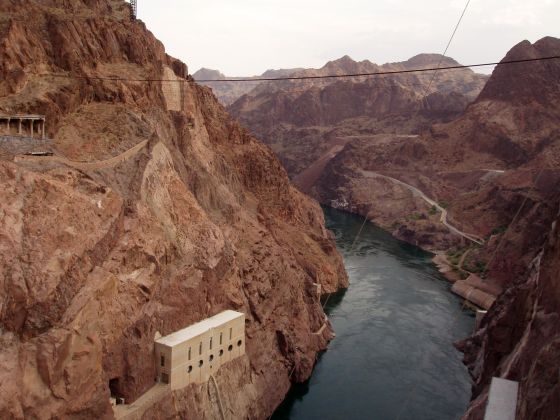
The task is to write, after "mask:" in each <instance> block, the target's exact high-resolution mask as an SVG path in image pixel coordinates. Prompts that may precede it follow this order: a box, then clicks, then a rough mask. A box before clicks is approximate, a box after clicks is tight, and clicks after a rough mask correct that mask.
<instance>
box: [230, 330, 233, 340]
mask: <svg viewBox="0 0 560 420" xmlns="http://www.w3.org/2000/svg"><path fill="white" fill-rule="evenodd" d="M232 332H233V328H230V329H229V339H230V340H231V334H232Z"/></svg>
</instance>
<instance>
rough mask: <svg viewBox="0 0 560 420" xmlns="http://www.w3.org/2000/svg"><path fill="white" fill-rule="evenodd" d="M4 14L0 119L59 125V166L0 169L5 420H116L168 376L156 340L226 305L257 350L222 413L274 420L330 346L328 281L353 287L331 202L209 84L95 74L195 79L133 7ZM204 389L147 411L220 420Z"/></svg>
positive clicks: (64, 6) (55, 134) (30, 7)
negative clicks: (29, 117)
mask: <svg viewBox="0 0 560 420" xmlns="http://www.w3.org/2000/svg"><path fill="white" fill-rule="evenodd" d="M0 12H1V13H2V14H3V15H5V16H7V17H8V18H7V20H5V21H3V22H2V24H1V27H0V34H1V37H0V45H1V47H0V56H1V57H2V60H1V62H0V73H1V75H2V77H1V80H2V82H1V84H0V109H1V110H2V112H6V113H10V112H14V113H16V112H19V113H25V112H29V113H31V112H33V113H40V114H46V115H47V121H48V133H49V136H50V137H52V138H53V143H54V144H53V147H54V149H55V151H56V153H57V155H58V157H57V159H55V158H43V159H33V158H23V157H16V158H15V159H14V156H8V158H6V159H3V160H1V161H0V197H1V199H0V214H2V217H1V218H0V249H1V253H0V342H1V343H2V345H1V346H0V366H1V367H2V369H1V372H0V394H1V395H2V399H1V401H0V417H2V418H24V417H25V418H51V417H64V418H73V417H76V418H78V417H79V418H84V417H87V418H92V417H101V418H103V417H110V416H112V410H111V408H110V404H109V396H110V389H109V383H110V382H111V385H112V391H113V392H114V393H118V394H119V395H120V396H122V397H124V398H126V399H127V400H128V401H133V400H135V399H136V398H138V397H139V396H140V395H141V394H142V393H143V392H145V391H146V390H147V389H149V388H150V387H151V386H152V385H153V384H154V377H155V366H154V360H153V341H154V337H155V335H156V334H157V333H160V334H162V335H166V334H169V333H171V332H173V331H176V330H178V329H180V328H184V327H186V326H188V325H190V324H192V323H194V322H196V321H199V320H201V319H204V318H206V317H208V316H211V315H214V314H216V313H218V312H220V311H222V310H224V309H227V308H231V309H235V310H239V311H243V312H245V313H246V314H247V319H248V321H247V325H246V330H247V356H246V357H243V358H240V359H239V360H236V361H235V362H233V363H231V364H230V365H228V366H227V367H224V368H222V369H221V370H220V372H219V374H218V376H217V380H218V383H219V384H220V388H221V389H220V390H221V393H222V398H223V400H224V405H225V406H226V407H227V409H228V410H232V411H233V412H235V414H236V416H239V417H242V418H264V417H266V416H268V415H269V414H270V413H271V412H272V410H273V409H274V408H275V407H276V406H277V405H278V404H279V403H280V402H281V400H282V399H283V397H284V395H285V394H286V392H287V390H288V388H289V386H290V383H291V381H292V380H295V381H303V380H305V379H306V378H308V377H309V375H310V374H311V370H312V368H313V365H314V362H315V359H316V355H317V352H318V351H320V350H323V349H325V347H326V345H327V343H328V341H329V340H330V338H331V333H332V330H331V329H330V327H329V328H327V329H326V330H325V332H324V333H323V334H321V335H316V334H314V333H315V332H316V331H318V330H319V329H320V328H321V326H322V325H323V323H324V322H325V318H324V313H323V311H322V308H321V305H320V303H319V301H318V296H317V286H316V284H320V285H321V286H322V288H323V290H324V291H327V292H333V291H335V290H337V289H338V288H339V287H344V286H346V285H347V277H346V274H345V272H344V267H343V265H342V260H341V258H340V256H339V254H338V253H337V251H336V248H335V246H334V243H333V241H332V239H331V237H330V235H329V233H328V232H327V231H326V230H325V228H324V221H323V216H322V212H321V209H320V208H319V206H318V205H317V204H316V203H314V202H312V201H311V200H309V199H308V198H306V197H304V196H303V195H302V194H301V193H299V192H298V191H297V190H295V189H294V188H293V187H292V186H291V185H290V183H289V180H288V177H287V175H286V173H285V171H284V170H283V169H282V167H281V166H280V164H279V163H278V162H277V160H276V158H275V157H274V156H273V155H272V154H271V152H270V151H269V150H268V149H267V148H265V147H264V146H262V145H261V144H260V143H259V142H257V141H256V140H255V139H254V138H252V137H251V136H250V135H249V134H248V133H247V132H246V131H245V130H243V129H241V128H240V127H239V126H238V125H237V124H236V123H235V122H234V121H233V120H231V118H230V117H229V116H228V115H227V114H226V112H225V111H224V109H223V107H222V106H221V105H220V104H218V102H217V101H216V99H215V98H214V97H213V95H212V94H211V92H210V91H209V90H208V89H207V88H203V87H200V86H197V85H196V84H194V83H192V82H191V81H183V82H181V83H177V84H175V85H173V87H171V88H170V87H169V86H162V85H161V84H159V83H139V82H128V81H126V80H121V81H107V80H99V79H94V77H99V78H102V77H118V78H122V79H127V78H128V79H138V78H149V79H158V78H159V79H161V78H165V77H163V76H164V74H172V75H173V77H176V78H177V79H181V78H185V77H186V73H187V70H186V66H185V65H184V64H182V63H180V62H179V61H177V60H175V59H173V58H171V57H169V56H167V55H166V54H165V52H164V49H163V46H162V45H161V43H159V42H158V41H157V40H156V39H155V38H154V37H153V36H152V35H151V34H150V33H149V32H148V31H147V30H146V28H145V27H144V25H143V24H142V23H141V22H131V21H130V19H129V11H128V6H127V5H126V4H125V3H124V2H123V1H116V0H99V1H94V2H92V1H78V0H65V1H55V0H51V1H41V2H35V1H32V0H27V1H22V2H17V4H15V3H13V2H3V3H2V4H1V5H0ZM170 72H171V73H170ZM68 76H79V77H68ZM170 109H172V110H170ZM143 143H145V145H143ZM115 156H116V157H117V158H115ZM73 162H74V163H73ZM80 162H82V163H83V162H89V163H91V165H88V166H87V167H84V166H83V165H81V164H80ZM290 374H291V376H290ZM209 395H210V391H209V390H208V387H207V386H206V385H200V386H191V387H189V388H187V389H185V390H183V391H177V392H175V393H173V394H170V395H169V396H168V397H166V399H164V400H162V401H161V403H160V406H157V407H153V408H152V409H151V410H152V411H147V412H146V414H145V416H146V418H170V417H174V416H179V417H183V418H197V417H202V416H201V415H200V414H201V413H205V414H204V415H205V416H207V417H208V418H210V417H211V413H214V412H216V413H217V406H216V404H215V401H214V399H213V398H210V397H209Z"/></svg>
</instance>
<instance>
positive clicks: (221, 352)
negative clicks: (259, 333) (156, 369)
mask: <svg viewBox="0 0 560 420" xmlns="http://www.w3.org/2000/svg"><path fill="white" fill-rule="evenodd" d="M229 335H230V340H231V328H230V329H229ZM220 344H222V333H220ZM241 344H242V341H241V340H239V341H238V342H237V347H241ZM232 349H233V346H232V345H231V344H230V346H229V347H228V351H231V350H232ZM210 350H212V339H211V338H210ZM198 354H199V355H201V354H202V343H200V344H199V345H198ZM223 354H224V351H223V350H220V356H222V355H223ZM213 359H214V356H213V355H211V356H210V361H212V360H213ZM189 360H191V347H189ZM201 363H202V361H201ZM160 364H161V366H162V367H163V366H165V356H163V355H161V356H160ZM200 366H202V365H200Z"/></svg>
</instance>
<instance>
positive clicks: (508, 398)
mask: <svg viewBox="0 0 560 420" xmlns="http://www.w3.org/2000/svg"><path fill="white" fill-rule="evenodd" d="M518 394H519V383H518V382H515V381H509V380H507V379H502V378H492V383H491V384H490V393H489V395H488V403H487V405H486V413H485V415H484V420H515V418H516V411H517V398H518Z"/></svg>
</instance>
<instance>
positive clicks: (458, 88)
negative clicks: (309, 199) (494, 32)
mask: <svg viewBox="0 0 560 420" xmlns="http://www.w3.org/2000/svg"><path fill="white" fill-rule="evenodd" d="M438 65H440V66H454V65H458V63H457V62H456V61H454V60H452V59H450V58H444V57H442V56H440V55H437V54H421V55H419V56H416V57H413V58H412V59H410V60H408V61H405V62H402V63H389V64H384V65H377V64H374V63H372V62H370V61H367V60H365V61H361V62H356V61H354V60H352V59H351V58H350V57H348V56H344V57H342V58H340V59H338V60H334V61H331V62H328V63H327V64H326V65H325V66H323V67H322V68H320V69H305V70H301V71H297V72H295V73H293V74H291V76H300V77H317V76H332V75H344V74H363V73H378V72H393V71H406V70H412V69H422V68H434V67H437V66H438ZM486 79H487V77H486V76H483V75H479V74H476V73H474V72H472V71H471V70H466V69H462V70H457V71H443V70H442V71H440V72H438V73H436V74H433V73H429V72H426V73H414V74H400V75H399V74H396V75H391V76H383V77H381V76H380V77H370V78H363V77H356V78H345V79H328V78H327V79H308V80H297V81H280V82H278V81H276V82H270V83H261V84H259V85H258V86H256V87H255V88H254V89H252V90H251V91H250V92H248V93H247V94H246V95H244V96H242V97H241V98H239V99H238V100H237V101H236V102H234V103H233V104H232V105H231V106H229V107H228V110H229V111H230V112H231V113H232V115H234V116H235V117H236V118H238V119H239V121H240V122H241V123H242V124H243V125H245V126H246V127H248V128H249V129H251V131H252V132H253V133H255V134H256V136H257V137H258V138H259V139H262V140H263V141H264V142H265V143H267V144H268V145H269V146H270V147H271V148H272V150H273V151H274V152H275V153H276V154H277V155H278V157H279V158H280V160H281V161H282V163H283V164H284V166H285V167H286V169H287V171H288V174H289V175H290V177H291V178H292V179H293V180H294V181H295V182H296V184H297V185H298V186H299V187H300V189H302V190H303V191H305V192H308V191H309V189H308V188H306V185H307V184H308V183H309V182H304V183H303V185H299V184H298V182H297V177H298V176H304V177H305V174H303V175H302V172H304V171H305V170H306V169H307V168H308V167H309V166H310V165H312V164H313V163H314V162H316V161H317V160H320V159H321V158H322V157H323V156H327V155H329V154H330V153H331V150H332V148H333V147H336V146H338V145H340V144H346V143H348V142H352V141H360V140H362V139H368V140H369V141H370V142H372V143H374V142H376V135H379V134H401V135H402V134H404V135H415V134H418V133H419V131H420V130H421V129H422V128H424V127H426V126H429V125H430V124H431V123H434V122H441V121H450V120H451V119H453V118H454V117H457V116H458V115H459V114H460V113H461V112H462V111H464V109H465V108H466V107H467V105H468V104H469V103H470V102H472V100H474V99H475V98H476V96H477V95H478V93H479V92H480V90H481V89H482V88H483V86H484V83H485V81H486Z"/></svg>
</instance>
